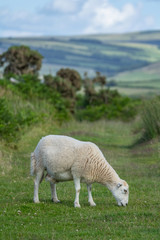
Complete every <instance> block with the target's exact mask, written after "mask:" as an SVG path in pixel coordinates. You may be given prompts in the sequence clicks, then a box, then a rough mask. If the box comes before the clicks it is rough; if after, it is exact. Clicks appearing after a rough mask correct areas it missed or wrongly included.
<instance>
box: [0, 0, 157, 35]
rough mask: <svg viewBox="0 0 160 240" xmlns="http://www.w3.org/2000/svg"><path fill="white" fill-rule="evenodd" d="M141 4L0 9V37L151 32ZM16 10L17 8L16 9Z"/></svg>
mask: <svg viewBox="0 0 160 240" xmlns="http://www.w3.org/2000/svg"><path fill="white" fill-rule="evenodd" d="M144 8H145V4H137V5H136V4H135V3H134V4H133V3H131V2H130V3H126V4H123V5H122V7H116V5H113V3H112V2H111V0H101V1H99V0H52V1H48V2H47V3H46V4H45V5H44V6H43V7H37V8H36V9H34V8H33V9H32V10H29V9H28V10H26V9H23V8H22V9H21V10H19V11H18V10H12V9H11V8H4V7H3V8H2V7H1V8H0V19H1V21H0V35H1V36H7V35H8V36H31V35H33V36H38V35H49V36H51V35H76V34H92V33H116V32H119V33H121V32H128V31H139V30H146V29H147V28H150V27H152V29H154V26H155V23H156V22H155V20H154V16H152V15H151V14H150V15H149V14H144V12H143V10H144ZM19 9H20V8H19Z"/></svg>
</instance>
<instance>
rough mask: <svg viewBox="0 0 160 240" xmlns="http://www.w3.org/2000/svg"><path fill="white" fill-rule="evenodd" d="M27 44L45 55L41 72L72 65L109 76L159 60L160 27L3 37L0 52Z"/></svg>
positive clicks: (81, 70)
mask: <svg viewBox="0 0 160 240" xmlns="http://www.w3.org/2000/svg"><path fill="white" fill-rule="evenodd" d="M12 45H27V46H30V47H31V48H32V49H36V50H38V51H39V52H40V53H41V54H42V55H43V56H44V59H43V67H42V70H41V73H49V72H51V73H53V74H54V73H55V72H56V71H57V70H58V69H59V68H61V67H71V68H75V69H77V70H78V71H79V72H80V73H83V72H85V71H87V72H88V73H89V74H90V75H93V74H94V72H95V71H100V72H101V73H102V74H105V75H107V76H108V77H112V76H115V75H117V74H119V73H122V72H125V71H132V70H135V69H139V68H142V67H146V66H148V65H150V64H151V63H155V62H158V61H160V31H154V32H139V33H129V34H106V35H105V34H104V35H86V36H72V37H35V38H33V37H32V38H3V39H2V38H0V53H2V52H3V51H6V50H7V48H8V47H10V46H12Z"/></svg>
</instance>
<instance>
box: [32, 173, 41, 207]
mask: <svg viewBox="0 0 160 240" xmlns="http://www.w3.org/2000/svg"><path fill="white" fill-rule="evenodd" d="M42 180H43V171H41V172H38V173H37V175H36V177H35V180H34V202H35V203H39V202H40V201H39V196H38V190H39V184H40V183H41V181H42Z"/></svg>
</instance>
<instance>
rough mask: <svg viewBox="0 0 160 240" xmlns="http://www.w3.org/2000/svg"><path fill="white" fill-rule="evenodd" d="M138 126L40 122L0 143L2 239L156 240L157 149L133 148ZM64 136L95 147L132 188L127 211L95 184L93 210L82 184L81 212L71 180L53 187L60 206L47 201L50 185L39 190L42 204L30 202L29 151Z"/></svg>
mask: <svg viewBox="0 0 160 240" xmlns="http://www.w3.org/2000/svg"><path fill="white" fill-rule="evenodd" d="M138 129H139V128H138V124H137V122H132V123H122V122H117V121H115V122H113V121H112V122H107V121H99V122H95V123H87V122H81V123H78V122H74V121H73V122H68V123H65V124H63V125H61V126H57V124H56V123H54V122H51V121H50V122H48V123H46V122H43V123H41V124H37V125H36V126H32V127H29V128H28V130H27V131H26V132H24V134H23V136H22V137H21V138H20V140H18V141H17V140H16V139H15V141H14V142H12V143H9V144H7V143H6V142H4V141H1V142H0V167H1V173H0V195H1V196H0V206H1V208H0V239H5V240H10V239H24V240H31V239H32V240H36V239H37V240H39V239H40V240H43V239H45V240H50V239H53V240H60V239H65V240H68V239H70V240H71V239H74V240H75V239H77V240H82V239H83V240H86V239H89V240H91V239H94V240H95V239H97V240H99V239H101V240H109V239H114V240H119V239H123V240H126V239H128V240H132V239H133V240H135V239H145V240H151V239H159V236H160V222H159V219H160V211H159V209H160V201H159V199H160V187H159V180H160V145H159V142H158V140H156V139H155V140H154V141H151V142H148V143H145V144H144V143H143V144H141V145H135V146H134V143H135V141H136V140H137V139H138V138H139V137H140V133H139V131H138ZM48 134H63V135H69V136H72V137H75V138H77V139H80V140H84V141H92V142H94V143H96V144H97V145H98V146H99V147H100V149H101V150H102V152H103V153H104V155H105V157H106V159H107V160H108V162H109V163H110V164H111V165H112V167H113V168H114V169H115V170H116V171H117V173H118V174H119V175H120V177H121V178H123V179H125V180H126V181H127V182H128V183H129V186H130V200H129V205H128V206H127V207H118V206H117V205H116V202H115V199H114V198H113V196H112V194H111V193H110V192H109V190H108V189H106V188H105V187H104V186H101V185H98V184H93V190H92V193H93V198H94V201H95V202H96V204H97V206H96V207H90V206H89V204H88V199H87V189H86V186H85V184H81V193H80V204H81V208H80V209H75V208H74V207H73V201H74V197H75V189H74V184H73V182H66V183H59V184H58V185H57V193H58V197H59V199H60V200H61V203H58V204H54V203H52V202H51V200H50V198H51V197H50V186H49V183H48V182H46V181H45V180H44V181H43V182H42V184H41V186H40V192H39V197H40V201H41V203H40V204H34V203H33V178H32V177H30V174H29V171H30V153H31V152H32V151H33V150H34V148H35V146H36V145H37V143H38V141H39V139H40V138H41V137H42V136H45V135H48Z"/></svg>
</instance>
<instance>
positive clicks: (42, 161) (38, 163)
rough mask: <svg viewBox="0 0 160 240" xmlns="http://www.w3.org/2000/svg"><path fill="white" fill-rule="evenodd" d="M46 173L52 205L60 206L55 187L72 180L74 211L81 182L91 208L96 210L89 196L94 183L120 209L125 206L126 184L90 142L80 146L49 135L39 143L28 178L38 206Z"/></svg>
mask: <svg viewBox="0 0 160 240" xmlns="http://www.w3.org/2000/svg"><path fill="white" fill-rule="evenodd" d="M45 171H46V172H47V174H46V180H48V181H49V182H50V187H51V195H52V201H53V202H56V203H58V202H59V200H58V197H57V193H56V183H58V182H63V181H70V180H73V181H74V184H75V190H76V196H75V201H74V207H80V204H79V194H80V188H81V187H80V183H81V182H84V183H86V185H87V190H88V202H89V204H90V206H96V204H95V202H94V201H93V198H92V193H91V185H92V183H95V182H97V183H100V184H102V185H104V186H106V187H107V188H108V189H109V190H110V191H111V192H112V194H113V196H114V197H115V199H116V201H117V203H118V205H119V206H126V205H127V204H128V198H129V186H128V184H127V183H126V182H125V181H124V180H122V179H120V177H119V176H118V174H117V173H116V171H115V170H114V169H113V168H112V167H111V165H110V164H109V163H108V162H107V160H106V159H105V157H104V155H103V154H102V152H101V150H100V149H99V148H98V146H97V145H96V144H94V143H92V142H83V141H79V140H76V139H74V138H72V137H68V136H62V135H48V136H46V137H43V138H42V139H41V140H40V141H39V143H38V144H37V147H36V148H35V150H34V152H33V153H31V175H32V176H34V175H35V180H34V202H35V203H39V196H38V189H39V184H40V183H41V181H42V180H43V178H44V173H45Z"/></svg>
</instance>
